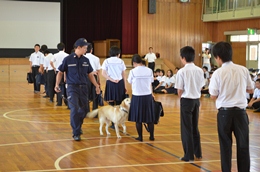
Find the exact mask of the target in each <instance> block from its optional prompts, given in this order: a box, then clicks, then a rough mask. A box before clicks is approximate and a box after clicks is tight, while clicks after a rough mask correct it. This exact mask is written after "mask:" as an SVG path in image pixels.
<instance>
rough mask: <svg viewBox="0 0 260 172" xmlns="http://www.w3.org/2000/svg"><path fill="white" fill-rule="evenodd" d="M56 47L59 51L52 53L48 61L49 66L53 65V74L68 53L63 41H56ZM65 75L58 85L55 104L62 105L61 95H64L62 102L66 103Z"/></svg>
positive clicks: (56, 71) (57, 70)
mask: <svg viewBox="0 0 260 172" xmlns="http://www.w3.org/2000/svg"><path fill="white" fill-rule="evenodd" d="M57 49H58V50H59V52H58V53H55V54H54V55H53V58H52V59H51V62H50V64H51V66H52V67H53V69H54V71H55V74H57V73H58V72H59V66H60V65H61V64H62V61H63V59H64V58H65V57H67V56H68V55H69V54H67V53H66V52H65V44H64V43H63V42H60V43H58V45H57ZM65 75H66V74H65V73H64V74H63V77H62V79H61V82H60V85H59V86H60V90H61V92H58V93H57V104H56V106H62V96H64V97H65V99H64V103H65V104H66V105H68V102H67V91H66V87H65V79H64V78H65Z"/></svg>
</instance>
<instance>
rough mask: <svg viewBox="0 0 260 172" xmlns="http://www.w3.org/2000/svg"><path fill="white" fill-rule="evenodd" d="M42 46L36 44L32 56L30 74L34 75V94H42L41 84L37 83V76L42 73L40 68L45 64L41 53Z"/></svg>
mask: <svg viewBox="0 0 260 172" xmlns="http://www.w3.org/2000/svg"><path fill="white" fill-rule="evenodd" d="M39 50H40V45H39V44H35V45H34V51H35V52H34V53H32V54H31V55H30V59H29V61H30V72H31V73H32V77H33V87H34V93H36V94H37V93H39V92H40V86H41V85H40V84H38V83H36V79H35V78H36V75H38V74H39V73H42V71H41V68H40V66H42V65H43V63H44V55H43V54H42V53H41V52H40V51H39Z"/></svg>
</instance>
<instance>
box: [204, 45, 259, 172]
mask: <svg viewBox="0 0 260 172" xmlns="http://www.w3.org/2000/svg"><path fill="white" fill-rule="evenodd" d="M213 55H214V57H215V60H216V62H217V63H218V65H219V66H221V67H220V68H219V69H217V70H216V71H215V72H214V73H213V75H212V77H211V79H210V84H209V93H210V95H211V98H212V99H214V100H216V107H217V109H218V115H217V123H218V124H217V125H218V136H219V144H220V155H221V169H222V171H231V162H232V142H233V141H232V140H233V139H232V132H233V133H234V136H235V138H236V147H237V149H236V150H237V158H236V159H237V168H238V171H241V172H249V171H250V155H249V127H248V125H249V121H248V116H247V113H246V110H245V109H246V106H247V99H246V92H247V91H248V92H253V89H254V87H253V84H252V81H251V77H250V75H249V71H248V69H247V68H245V67H244V66H240V65H237V64H234V63H233V62H232V47H231V45H230V44H229V43H227V42H218V43H217V44H215V45H214V47H213Z"/></svg>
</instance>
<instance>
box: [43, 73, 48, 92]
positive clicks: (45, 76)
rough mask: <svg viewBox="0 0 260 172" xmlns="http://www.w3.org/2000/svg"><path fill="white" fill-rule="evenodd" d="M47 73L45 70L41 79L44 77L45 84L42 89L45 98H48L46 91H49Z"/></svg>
mask: <svg viewBox="0 0 260 172" xmlns="http://www.w3.org/2000/svg"><path fill="white" fill-rule="evenodd" d="M47 75H48V74H47V72H46V70H44V74H43V77H44V81H45V83H44V89H45V93H46V95H47V96H49V91H48V89H49V86H48V80H47V79H48V77H47Z"/></svg>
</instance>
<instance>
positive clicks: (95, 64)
mask: <svg viewBox="0 0 260 172" xmlns="http://www.w3.org/2000/svg"><path fill="white" fill-rule="evenodd" d="M92 52H93V47H92V44H89V45H88V49H87V53H86V55H85V57H87V58H88V59H89V62H90V64H91V66H92V68H93V71H94V72H95V75H94V77H95V79H96V81H97V83H98V84H99V87H101V85H100V77H99V76H100V75H99V73H100V69H101V66H100V60H99V58H98V57H97V56H95V55H93V54H92ZM97 97H98V95H97V94H96V91H95V85H94V84H92V83H90V100H92V110H94V109H97V108H98V98H97Z"/></svg>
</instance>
